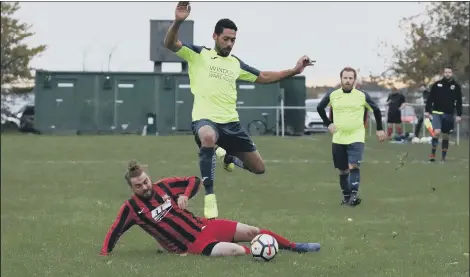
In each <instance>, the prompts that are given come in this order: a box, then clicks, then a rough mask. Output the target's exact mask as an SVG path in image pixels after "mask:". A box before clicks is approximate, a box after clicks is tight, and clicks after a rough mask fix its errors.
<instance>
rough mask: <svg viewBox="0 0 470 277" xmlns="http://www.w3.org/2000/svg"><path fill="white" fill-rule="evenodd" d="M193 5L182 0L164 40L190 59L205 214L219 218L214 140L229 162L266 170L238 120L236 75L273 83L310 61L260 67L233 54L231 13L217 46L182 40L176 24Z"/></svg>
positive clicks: (220, 23)
mask: <svg viewBox="0 0 470 277" xmlns="http://www.w3.org/2000/svg"><path fill="white" fill-rule="evenodd" d="M190 10H191V7H190V5H189V2H179V3H178V5H177V7H176V12H175V21H174V22H173V24H172V25H171V27H170V29H169V30H168V33H167V34H166V37H165V42H164V43H165V46H166V47H167V48H168V49H170V50H172V51H173V52H175V53H176V55H178V56H179V57H181V58H182V59H184V60H185V61H187V62H188V65H189V79H190V86H191V92H192V93H193V94H194V105H193V111H192V120H193V123H192V129H193V133H194V135H195V139H196V142H197V144H198V146H199V147H200V151H199V167H200V170H201V176H202V180H203V184H204V187H205V192H206V196H205V198H204V202H205V205H204V214H205V216H206V217H208V218H215V217H217V216H218V209H217V201H216V198H215V194H214V188H213V186H214V172H215V161H216V158H215V155H214V153H215V146H216V145H218V146H220V147H222V148H223V149H225V150H226V152H227V154H228V155H226V157H225V163H226V164H230V163H234V164H235V165H237V166H238V167H241V168H245V169H247V170H249V171H251V172H253V173H255V174H263V173H264V171H265V166H264V161H263V159H262V158H261V156H260V154H259V153H258V151H257V149H256V146H255V144H254V143H253V141H252V140H251V138H250V137H249V136H248V134H247V132H246V131H245V130H244V128H243V127H242V126H241V124H240V122H239V117H238V112H237V110H236V100H237V89H236V81H237V79H239V80H244V81H249V82H257V83H262V84H268V83H274V82H278V81H280V80H282V79H285V78H289V77H292V76H294V75H297V74H299V73H301V72H302V71H303V70H304V68H305V67H307V66H309V65H311V64H312V63H311V61H310V59H309V58H308V57H306V56H304V57H302V58H300V59H299V60H298V62H297V64H296V66H295V67H294V68H293V69H288V70H283V71H279V72H273V71H263V72H260V71H259V70H257V69H255V68H253V67H250V66H249V65H247V64H245V63H244V62H243V61H241V60H240V59H239V58H237V57H235V56H233V55H231V54H230V53H231V51H232V49H233V47H234V45H235V40H236V36H237V30H238V29H237V26H236V25H235V23H234V22H233V21H231V20H230V19H221V20H219V21H218V22H217V24H216V25H215V29H214V33H213V35H212V37H213V39H214V42H215V46H214V48H213V49H209V48H206V47H203V46H202V47H201V46H195V45H189V44H185V43H182V42H181V41H179V40H178V36H177V34H178V29H179V26H180V25H181V23H182V22H183V21H184V20H185V19H186V18H187V17H188V16H189V13H190Z"/></svg>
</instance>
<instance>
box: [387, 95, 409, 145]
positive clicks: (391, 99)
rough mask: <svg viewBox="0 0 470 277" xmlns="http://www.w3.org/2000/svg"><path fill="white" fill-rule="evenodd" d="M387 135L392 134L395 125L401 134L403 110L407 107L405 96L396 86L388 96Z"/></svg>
mask: <svg viewBox="0 0 470 277" xmlns="http://www.w3.org/2000/svg"><path fill="white" fill-rule="evenodd" d="M387 105H388V113H387V123H388V126H387V135H388V136H389V137H391V136H392V133H393V126H395V130H396V132H397V133H396V134H398V135H401V134H402V130H401V110H402V109H403V108H404V107H405V105H406V103H405V96H404V95H403V94H402V93H400V92H399V91H398V90H397V89H396V88H393V89H392V91H391V92H390V94H389V95H388V98H387Z"/></svg>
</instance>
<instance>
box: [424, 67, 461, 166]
mask: <svg viewBox="0 0 470 277" xmlns="http://www.w3.org/2000/svg"><path fill="white" fill-rule="evenodd" d="M452 76H453V72H452V67H450V66H447V67H445V68H444V77H443V78H442V79H441V80H439V81H437V82H435V83H434V84H433V85H432V86H431V92H430V94H429V98H428V101H427V102H426V112H425V114H424V115H425V117H427V118H429V117H430V116H431V114H432V127H433V129H434V137H433V138H432V142H431V145H432V146H431V147H432V148H431V156H430V158H429V161H431V162H434V161H435V160H436V149H437V145H438V144H439V135H440V134H441V132H442V161H443V162H444V161H445V159H446V155H447V150H448V149H449V134H450V132H451V131H452V130H453V129H454V109H455V110H457V117H455V121H457V122H460V120H461V116H462V91H461V87H460V85H459V84H458V83H457V82H456V81H455V80H454V78H452Z"/></svg>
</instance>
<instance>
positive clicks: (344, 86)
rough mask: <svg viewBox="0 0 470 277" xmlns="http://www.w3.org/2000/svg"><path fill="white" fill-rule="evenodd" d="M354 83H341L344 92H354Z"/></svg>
mask: <svg viewBox="0 0 470 277" xmlns="http://www.w3.org/2000/svg"><path fill="white" fill-rule="evenodd" d="M353 86H354V83H352V84H351V83H341V87H342V88H343V90H352V88H353Z"/></svg>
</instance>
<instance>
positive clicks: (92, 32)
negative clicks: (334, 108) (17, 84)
mask: <svg viewBox="0 0 470 277" xmlns="http://www.w3.org/2000/svg"><path fill="white" fill-rule="evenodd" d="M20 5H21V9H20V10H19V11H18V13H17V17H18V18H20V19H21V20H23V21H26V22H28V23H30V24H33V25H34V26H33V29H32V30H33V31H34V32H36V35H35V36H34V37H33V38H32V39H30V40H29V42H30V43H31V44H32V45H34V44H40V43H44V44H47V45H48V49H47V51H46V52H45V53H44V54H43V55H42V56H41V57H38V58H36V59H34V61H33V62H32V66H33V67H35V68H42V69H47V70H61V71H63V70H74V71H75V70H82V68H83V62H84V61H85V68H86V70H88V71H101V70H107V60H108V54H109V53H110V51H111V49H112V48H113V47H114V46H115V45H116V46H117V47H116V50H115V52H114V54H113V58H112V61H111V70H112V71H148V72H151V71H152V69H153V64H152V62H151V61H150V60H149V55H150V54H149V53H150V50H149V47H150V42H149V41H150V37H149V33H150V19H173V17H174V8H175V6H176V2H139V3H128V2H100V3H90V2H72V3H68V2H62V3H56V2H22V3H21V4H20ZM424 8H425V4H423V3H417V2H386V3H384V2H375V3H370V2H360V3H359V2H356V3H354V2H351V3H344V2H343V3H337V2H329V3H326V2H296V3H287V2H271V3H267V2H264V3H263V2H257V3H250V2H238V3H236V2H232V3H231V2H194V3H192V11H191V15H190V19H192V20H194V22H195V23H194V43H195V44H197V45H205V46H207V47H213V43H214V42H213V40H212V33H213V28H214V25H215V23H216V22H217V20H219V19H220V18H225V17H227V18H230V19H232V20H233V21H235V23H236V24H237V26H238V28H239V31H238V35H237V36H238V37H237V43H236V45H235V48H234V50H233V54H235V55H237V56H238V57H240V58H241V59H242V60H243V61H244V62H246V63H247V64H249V65H251V66H253V67H256V68H258V69H260V70H281V69H286V68H291V67H293V66H294V65H295V62H296V61H297V59H298V58H299V57H300V56H302V55H304V54H307V55H309V56H310V57H311V58H312V59H315V60H317V64H316V66H315V67H314V68H311V69H308V70H306V71H305V72H304V75H306V77H307V82H308V84H310V85H323V84H334V83H336V82H337V81H338V79H339V77H338V74H339V71H340V70H341V68H343V67H344V66H353V67H354V68H360V69H361V72H362V73H363V74H364V75H366V74H367V75H368V72H369V71H372V72H373V73H381V72H382V71H383V70H384V68H385V65H384V60H383V59H380V58H378V57H377V52H379V51H381V52H384V53H386V54H388V55H389V56H390V54H391V51H390V49H382V50H380V49H379V47H378V45H379V41H386V42H389V43H390V42H391V43H395V44H403V43H404V39H403V35H404V34H403V33H402V31H401V30H400V29H399V20H400V19H401V18H402V17H404V16H410V15H414V14H417V13H420V12H422V11H423V10H424ZM84 53H86V54H84Z"/></svg>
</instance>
